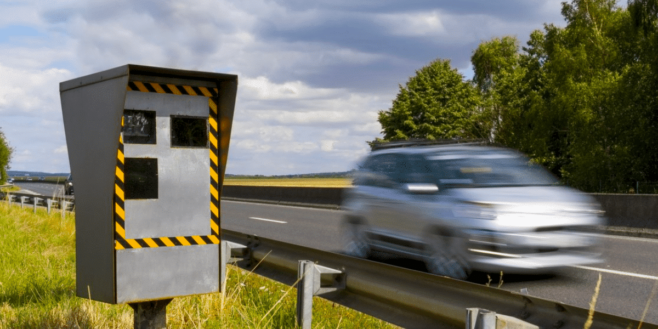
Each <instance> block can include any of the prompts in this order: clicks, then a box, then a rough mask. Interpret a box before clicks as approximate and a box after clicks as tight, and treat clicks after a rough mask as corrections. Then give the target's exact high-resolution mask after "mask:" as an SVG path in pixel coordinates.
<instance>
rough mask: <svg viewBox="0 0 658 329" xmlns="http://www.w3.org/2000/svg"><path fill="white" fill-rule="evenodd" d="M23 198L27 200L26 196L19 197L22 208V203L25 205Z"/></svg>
mask: <svg viewBox="0 0 658 329" xmlns="http://www.w3.org/2000/svg"><path fill="white" fill-rule="evenodd" d="M25 200H27V197H26V196H22V197H21V209H23V205H25Z"/></svg>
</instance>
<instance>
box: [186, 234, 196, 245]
mask: <svg viewBox="0 0 658 329" xmlns="http://www.w3.org/2000/svg"><path fill="white" fill-rule="evenodd" d="M185 239H187V242H189V243H190V244H191V245H193V246H195V245H198V243H197V242H196V240H194V238H193V237H191V236H186V237H185Z"/></svg>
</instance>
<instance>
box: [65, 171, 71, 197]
mask: <svg viewBox="0 0 658 329" xmlns="http://www.w3.org/2000/svg"><path fill="white" fill-rule="evenodd" d="M64 194H66V195H73V175H69V177H68V178H66V181H64Z"/></svg>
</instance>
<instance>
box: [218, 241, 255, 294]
mask: <svg viewBox="0 0 658 329" xmlns="http://www.w3.org/2000/svg"><path fill="white" fill-rule="evenodd" d="M220 252H221V261H220V266H221V268H220V269H219V283H220V284H221V285H222V286H221V288H222V290H221V291H222V292H224V291H225V288H226V265H227V264H228V263H229V261H230V260H231V259H234V260H242V259H245V258H248V257H249V255H250V254H249V253H250V250H249V247H247V246H245V245H242V244H239V243H235V242H231V241H226V240H222V243H221V246H220Z"/></svg>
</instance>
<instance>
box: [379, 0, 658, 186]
mask: <svg viewBox="0 0 658 329" xmlns="http://www.w3.org/2000/svg"><path fill="white" fill-rule="evenodd" d="M562 16H563V17H564V19H565V21H566V26H565V27H558V26H555V25H554V24H544V27H543V29H540V30H535V31H533V32H532V33H531V34H530V37H529V40H528V42H527V43H526V45H525V46H523V47H520V46H519V41H518V40H517V38H515V37H513V36H503V37H497V38H493V39H491V40H488V41H484V42H482V43H480V45H479V46H478V47H477V48H476V49H475V50H474V51H473V54H472V57H471V63H472V66H473V71H474V76H473V79H472V80H465V79H464V76H463V75H462V74H460V73H459V72H458V71H457V70H456V69H455V68H452V67H451V65H450V61H449V60H443V59H437V60H435V61H433V62H431V63H430V64H429V65H427V66H425V67H423V68H421V69H420V70H418V71H416V75H415V76H413V77H411V78H410V79H409V81H408V82H407V83H406V85H404V86H402V85H401V86H400V90H399V93H398V95H397V97H396V98H395V100H393V104H392V106H391V108H390V109H388V110H385V111H380V112H379V118H378V121H379V122H380V123H381V125H382V129H383V130H382V132H383V135H384V137H383V139H378V140H380V141H382V140H383V141H392V140H404V139H409V138H422V139H430V140H433V139H450V138H466V139H472V138H476V139H486V140H488V141H490V142H493V143H497V144H501V145H504V146H508V147H511V148H515V149H518V150H520V151H521V152H523V153H525V154H527V155H528V156H530V157H531V159H533V161H535V162H537V163H540V164H542V165H544V166H545V167H546V168H548V169H549V170H550V171H551V172H553V173H554V174H555V175H556V176H558V177H559V178H561V179H562V180H563V181H566V182H568V183H569V185H572V186H575V187H577V188H580V189H582V190H585V191H591V192H597V191H605V192H628V189H629V188H633V187H635V182H636V181H641V182H646V181H653V182H656V181H658V143H657V142H656V140H654V138H658V24H657V22H658V0H630V1H629V2H628V4H627V6H625V7H624V6H618V5H617V4H616V1H615V0H573V1H571V2H565V3H563V4H562Z"/></svg>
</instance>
